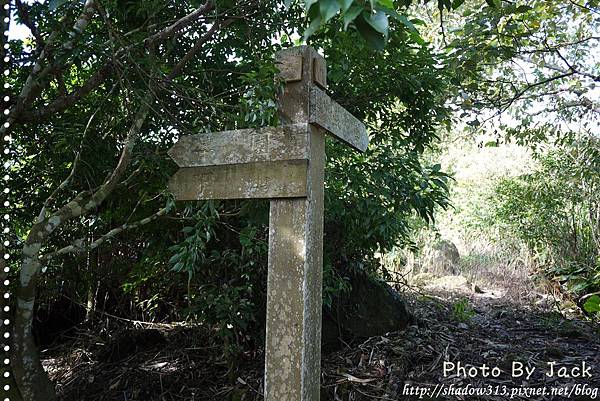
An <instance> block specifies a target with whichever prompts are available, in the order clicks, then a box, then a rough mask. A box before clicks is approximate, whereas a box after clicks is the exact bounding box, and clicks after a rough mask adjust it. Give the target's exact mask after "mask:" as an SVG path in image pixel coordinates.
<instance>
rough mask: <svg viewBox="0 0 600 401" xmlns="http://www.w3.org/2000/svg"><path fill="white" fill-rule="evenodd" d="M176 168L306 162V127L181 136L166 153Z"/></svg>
mask: <svg viewBox="0 0 600 401" xmlns="http://www.w3.org/2000/svg"><path fill="white" fill-rule="evenodd" d="M168 153H169V156H171V158H172V159H173V161H175V163H177V165H178V166H179V167H202V166H220V165H224V164H242V163H252V162H270V161H276V160H300V159H302V160H307V159H308V125H307V124H306V123H305V124H290V125H283V126H280V127H265V128H258V129H239V130H233V131H223V132H211V133H203V134H198V135H189V136H183V137H181V138H180V139H179V141H178V142H177V143H176V144H175V145H174V146H173V147H172V148H171V149H170V150H169V152H168Z"/></svg>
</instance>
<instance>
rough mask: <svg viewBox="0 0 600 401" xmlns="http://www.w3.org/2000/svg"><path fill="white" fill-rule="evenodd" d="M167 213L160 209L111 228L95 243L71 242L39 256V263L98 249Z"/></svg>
mask: <svg viewBox="0 0 600 401" xmlns="http://www.w3.org/2000/svg"><path fill="white" fill-rule="evenodd" d="M166 213H167V208H162V209H160V210H159V211H158V212H156V213H154V214H152V215H150V216H148V217H145V218H143V219H141V220H138V221H135V222H133V223H125V224H122V225H120V226H118V227H116V228H113V229H112V230H110V231H109V232H107V233H106V234H104V235H102V236H101V237H100V238H98V239H97V240H95V241H92V242H90V243H88V244H84V243H83V238H80V239H78V240H76V241H74V242H73V244H72V245H69V246H65V247H64V248H61V249H59V250H57V251H54V252H51V253H47V254H45V255H41V256H40V257H39V260H40V261H49V260H52V259H54V258H56V257H58V256H62V255H66V254H73V253H80V252H85V251H91V250H93V249H96V248H98V247H99V246H100V245H102V244H103V243H104V242H107V241H110V240H111V239H113V238H114V237H116V236H117V235H118V234H120V233H121V232H123V231H125V230H130V229H132V228H137V227H140V226H143V225H146V224H148V223H151V222H153V221H154V220H156V219H158V218H159V217H161V216H163V215H164V214H166Z"/></svg>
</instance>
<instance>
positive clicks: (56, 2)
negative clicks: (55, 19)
mask: <svg viewBox="0 0 600 401" xmlns="http://www.w3.org/2000/svg"><path fill="white" fill-rule="evenodd" d="M67 1H69V0H50V2H49V3H48V7H50V10H56V9H57V8H58V7H60V6H62V5H63V4H65V3H66V2H67Z"/></svg>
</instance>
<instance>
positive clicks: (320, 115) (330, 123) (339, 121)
mask: <svg viewBox="0 0 600 401" xmlns="http://www.w3.org/2000/svg"><path fill="white" fill-rule="evenodd" d="M309 122H310V123H312V124H316V125H318V126H320V127H321V128H324V129H325V130H327V131H328V132H329V133H331V134H333V135H335V136H336V137H338V138H339V139H341V140H342V141H344V142H346V143H347V144H348V145H350V146H352V147H353V148H355V149H356V150H359V151H361V152H364V151H365V150H366V149H367V146H368V145H369V137H368V136H367V129H366V128H365V125H364V124H363V123H362V122H361V121H360V120H359V119H358V118H356V117H354V116H353V115H352V114H350V112H349V111H347V110H346V109H344V108H343V107H342V106H340V105H339V104H338V103H336V102H335V101H333V99H331V98H330V97H329V96H327V94H325V92H323V91H322V90H321V89H319V88H317V87H316V86H313V87H312V88H311V89H310V118H309Z"/></svg>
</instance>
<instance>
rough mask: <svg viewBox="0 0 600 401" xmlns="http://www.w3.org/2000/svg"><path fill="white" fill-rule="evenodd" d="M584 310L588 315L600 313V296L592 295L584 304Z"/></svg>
mask: <svg viewBox="0 0 600 401" xmlns="http://www.w3.org/2000/svg"><path fill="white" fill-rule="evenodd" d="M583 309H584V310H585V311H586V312H588V313H598V312H600V296H598V295H592V296H591V297H589V298H588V300H587V301H585V304H583Z"/></svg>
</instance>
